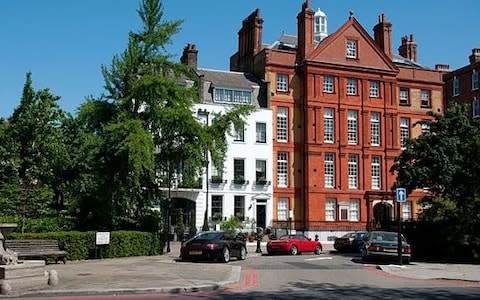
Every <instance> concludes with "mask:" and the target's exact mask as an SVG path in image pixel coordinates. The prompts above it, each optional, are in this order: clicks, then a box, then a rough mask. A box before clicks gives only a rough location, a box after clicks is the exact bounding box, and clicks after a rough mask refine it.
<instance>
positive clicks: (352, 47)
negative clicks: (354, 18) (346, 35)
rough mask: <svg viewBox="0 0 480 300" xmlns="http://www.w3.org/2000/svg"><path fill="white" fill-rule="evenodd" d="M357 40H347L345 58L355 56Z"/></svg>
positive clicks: (356, 55) (356, 54)
mask: <svg viewBox="0 0 480 300" xmlns="http://www.w3.org/2000/svg"><path fill="white" fill-rule="evenodd" d="M357 48H358V47H357V41H356V40H347V46H346V56H347V58H357V57H358V53H357Z"/></svg>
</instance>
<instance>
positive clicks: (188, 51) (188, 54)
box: [180, 44, 198, 70]
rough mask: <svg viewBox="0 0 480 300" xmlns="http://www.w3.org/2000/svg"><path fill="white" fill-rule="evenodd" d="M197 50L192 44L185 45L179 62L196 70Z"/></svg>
mask: <svg viewBox="0 0 480 300" xmlns="http://www.w3.org/2000/svg"><path fill="white" fill-rule="evenodd" d="M197 57H198V50H197V48H196V47H195V45H194V44H187V46H186V47H185V48H183V54H182V57H181V58H180V62H181V63H182V64H185V65H187V66H189V67H191V68H192V69H194V70H196V69H197V60H198V58H197Z"/></svg>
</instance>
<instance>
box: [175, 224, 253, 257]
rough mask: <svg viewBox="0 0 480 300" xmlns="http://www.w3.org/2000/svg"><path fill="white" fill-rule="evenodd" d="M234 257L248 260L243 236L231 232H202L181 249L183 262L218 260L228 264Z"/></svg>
mask: <svg viewBox="0 0 480 300" xmlns="http://www.w3.org/2000/svg"><path fill="white" fill-rule="evenodd" d="M232 257H236V258H237V259H240V260H244V259H246V258H247V247H246V244H245V239H244V238H243V235H241V234H236V233H234V232H229V231H206V232H200V233H198V234H197V235H195V236H194V237H193V238H191V239H189V240H188V241H186V242H185V243H183V245H182V247H181V248H180V258H181V259H182V260H204V259H206V260H218V261H221V262H225V263H228V262H229V261H230V259H231V258H232Z"/></svg>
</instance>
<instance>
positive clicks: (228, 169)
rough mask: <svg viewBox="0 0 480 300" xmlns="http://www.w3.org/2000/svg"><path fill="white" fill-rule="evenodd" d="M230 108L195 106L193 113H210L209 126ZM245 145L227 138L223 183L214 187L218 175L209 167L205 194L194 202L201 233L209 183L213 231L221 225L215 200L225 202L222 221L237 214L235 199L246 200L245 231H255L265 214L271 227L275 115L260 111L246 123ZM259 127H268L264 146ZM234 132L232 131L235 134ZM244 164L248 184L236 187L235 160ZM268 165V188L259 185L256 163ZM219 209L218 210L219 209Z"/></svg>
mask: <svg viewBox="0 0 480 300" xmlns="http://www.w3.org/2000/svg"><path fill="white" fill-rule="evenodd" d="M229 107H231V105H225V104H216V103H202V104H196V105H195V106H194V111H195V112H197V111H199V110H202V111H205V110H206V111H207V112H208V122H209V123H210V122H212V119H213V118H214V114H215V113H221V112H225V111H226V110H227V109H229ZM198 117H199V119H200V120H201V121H202V122H206V121H207V117H206V115H205V114H199V115H198ZM245 121H246V124H245V126H244V141H243V142H239V141H234V139H233V137H231V136H228V137H227V141H228V145H229V146H228V151H227V154H226V159H225V163H224V172H223V176H222V177H223V183H213V182H212V180H211V178H212V172H213V171H215V170H214V169H215V167H214V166H213V164H212V163H211V161H210V160H209V161H210V163H209V164H208V168H209V170H208V177H209V178H207V177H206V174H207V172H204V173H203V176H202V178H203V184H202V190H201V191H200V192H199V193H198V194H197V197H196V198H195V200H194V201H195V208H196V209H195V210H196V213H195V215H196V218H195V219H196V227H197V229H198V230H201V228H202V224H203V220H204V213H205V209H206V197H207V184H206V183H207V182H208V219H209V225H210V227H211V228H213V229H214V228H215V224H216V223H218V221H217V222H215V221H212V199H213V198H215V199H216V200H217V201H218V199H219V198H220V197H221V198H222V201H221V203H222V209H221V210H222V220H225V219H228V218H230V217H231V216H233V215H234V214H235V204H234V203H235V196H239V197H240V198H241V197H242V196H243V197H244V220H243V223H244V229H245V230H248V231H250V230H251V229H255V228H256V226H258V225H262V224H258V222H257V218H258V217H259V215H258V214H260V217H261V216H262V214H264V217H265V224H264V226H271V225H272V219H273V199H272V192H273V188H272V180H273V174H272V172H273V167H272V164H273V158H272V151H273V148H272V145H273V143H272V132H273V131H272V111H271V109H266V108H257V109H256V111H254V112H252V113H251V114H250V115H249V116H247V117H246V119H245ZM257 123H265V125H266V131H265V132H266V139H265V143H257V142H256V126H257ZM232 132H233V130H232ZM235 159H239V160H244V174H245V180H246V182H245V184H235V183H234V160H235ZM257 160H265V161H266V168H265V169H266V181H267V183H266V184H257V182H256V161H257ZM217 208H218V206H217Z"/></svg>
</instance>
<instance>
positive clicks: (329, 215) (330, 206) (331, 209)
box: [325, 199, 337, 222]
mask: <svg viewBox="0 0 480 300" xmlns="http://www.w3.org/2000/svg"><path fill="white" fill-rule="evenodd" d="M336 206H337V199H327V200H326V201H325V221H329V222H335V219H336V218H335V211H336Z"/></svg>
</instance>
